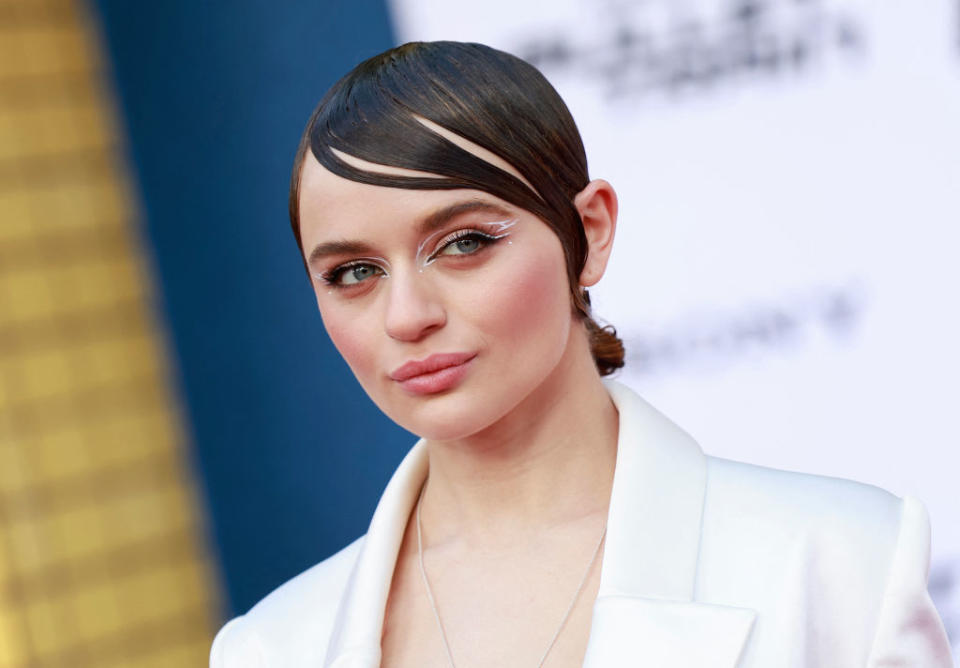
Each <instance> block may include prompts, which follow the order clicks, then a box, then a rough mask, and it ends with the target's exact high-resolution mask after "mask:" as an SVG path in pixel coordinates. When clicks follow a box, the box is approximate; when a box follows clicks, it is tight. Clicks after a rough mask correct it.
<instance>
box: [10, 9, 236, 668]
mask: <svg viewBox="0 0 960 668" xmlns="http://www.w3.org/2000/svg"><path fill="white" fill-rule="evenodd" d="M101 77H102V61H101V55H100V53H99V44H98V41H97V36H96V32H95V30H94V29H93V26H92V24H91V23H90V19H89V17H88V16H87V15H86V14H85V6H84V4H83V3H82V1H81V0H0V668H28V667H29V668H44V667H47V666H69V667H70V668H74V667H82V666H96V667H97V668H104V667H111V666H137V667H140V666H156V667H157V668H161V667H166V666H169V667H171V668H174V667H175V668H182V667H183V666H202V665H204V664H205V662H206V655H207V651H208V648H209V643H210V639H211V636H212V633H213V631H214V626H215V620H216V614H215V610H216V607H217V606H216V604H217V601H216V592H215V591H214V587H213V582H214V578H212V577H211V570H210V564H209V563H208V559H207V554H206V552H205V549H204V544H203V539H202V535H203V533H202V527H201V526H200V522H199V518H198V513H197V510H196V499H195V497H194V492H193V488H192V481H191V478H190V475H189V473H188V471H187V468H186V457H185V452H184V434H183V430H182V429H181V428H180V423H179V417H178V411H177V406H176V403H175V401H173V398H172V395H171V389H170V387H169V385H168V380H167V376H166V372H165V360H164V354H163V342H162V339H161V337H159V336H158V334H157V333H156V327H155V326H154V325H155V323H154V322H153V321H152V318H153V315H152V311H151V306H150V302H149V299H150V294H151V288H150V282H149V277H148V275H147V273H146V272H145V270H144V264H143V260H142V257H141V250H140V248H139V246H138V241H137V235H136V228H135V226H136V206H135V204H134V203H133V202H132V200H131V197H130V190H129V186H128V184H127V180H126V179H125V177H124V173H123V170H124V165H123V162H122V160H121V159H120V157H119V154H118V152H117V150H116V142H117V130H116V124H115V122H114V116H113V110H112V100H111V98H110V96H109V95H108V94H107V92H106V89H105V88H104V84H103V80H102V78H101Z"/></svg>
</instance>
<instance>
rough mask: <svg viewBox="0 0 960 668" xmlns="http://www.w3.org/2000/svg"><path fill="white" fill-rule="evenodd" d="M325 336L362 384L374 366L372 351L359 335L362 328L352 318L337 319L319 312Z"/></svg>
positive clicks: (364, 339) (368, 343)
mask: <svg viewBox="0 0 960 668" xmlns="http://www.w3.org/2000/svg"><path fill="white" fill-rule="evenodd" d="M320 313H321V317H322V318H323V326H324V327H325V328H326V330H327V335H328V336H329V337H330V340H331V341H333V345H334V346H335V347H336V348H337V351H338V352H339V353H340V356H341V357H343V359H344V361H345V362H346V363H347V366H349V367H350V369H351V370H352V371H353V374H354V375H355V376H356V377H357V380H358V381H360V383H361V384H363V383H364V376H365V375H366V374H367V373H368V372H369V369H370V368H371V367H372V366H374V352H375V351H374V349H373V347H372V346H371V345H370V342H369V341H367V340H366V338H365V337H364V336H362V335H361V330H362V327H360V326H358V325H359V323H358V322H357V320H356V319H354V318H349V317H348V318H338V317H333V316H328V315H327V314H325V313H324V312H323V311H321V312H320Z"/></svg>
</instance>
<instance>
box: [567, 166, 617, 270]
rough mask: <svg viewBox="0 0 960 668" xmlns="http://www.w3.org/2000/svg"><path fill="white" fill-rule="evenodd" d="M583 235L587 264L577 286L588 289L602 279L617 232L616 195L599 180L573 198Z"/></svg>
mask: <svg viewBox="0 0 960 668" xmlns="http://www.w3.org/2000/svg"><path fill="white" fill-rule="evenodd" d="M573 205H574V206H575V207H576V208H577V211H578V212H579V213H580V220H581V221H583V231H584V233H585V234H586V235H587V261H586V263H585V264H584V265H583V271H581V272H580V285H582V286H584V287H590V286H591V285H594V284H595V283H596V282H597V281H599V280H600V278H601V277H602V276H603V272H605V271H606V269H607V261H608V260H609V259H610V251H612V250H613V236H614V233H615V232H616V231H617V193H616V191H614V189H613V186H611V185H610V184H609V183H607V182H606V181H604V180H602V179H595V180H593V181H591V182H590V183H588V184H587V187H586V188H584V189H583V190H581V191H580V192H579V193H577V196H576V197H574V198H573Z"/></svg>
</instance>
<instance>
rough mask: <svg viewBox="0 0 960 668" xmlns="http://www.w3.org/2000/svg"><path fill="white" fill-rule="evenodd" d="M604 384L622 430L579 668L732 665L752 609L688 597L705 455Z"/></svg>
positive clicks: (623, 390) (620, 389) (646, 408)
mask: <svg viewBox="0 0 960 668" xmlns="http://www.w3.org/2000/svg"><path fill="white" fill-rule="evenodd" d="M606 385H607V389H608V390H609V392H610V396H611V398H612V399H613V402H614V404H615V405H616V406H617V410H618V411H619V413H620V432H619V436H618V447H617V466H616V471H615V473H614V480H613V490H612V492H611V497H610V514H609V517H608V519H607V539H606V548H605V550H604V556H603V565H602V569H601V573H600V590H599V592H598V594H597V600H596V602H595V604H594V609H593V623H592V627H591V631H590V642H589V645H588V649H587V655H586V659H585V661H584V664H583V665H584V667H585V668H616V667H617V666H637V665H649V666H657V667H658V668H681V667H683V668H687V667H690V668H693V667H694V666H705V665H709V666H716V667H718V668H733V667H735V666H737V664H738V662H739V660H740V656H741V654H742V652H743V649H744V646H745V644H746V641H747V639H748V637H749V635H750V631H751V629H752V627H753V622H754V618H755V616H756V613H755V612H754V611H753V610H746V609H742V608H733V607H728V606H719V605H710V604H707V603H701V602H697V601H694V594H695V591H694V589H695V585H696V577H697V560H698V555H699V548H700V527H701V519H702V514H703V503H704V495H705V493H706V476H707V468H706V458H705V457H704V455H703V452H702V451H701V450H700V446H699V445H697V443H696V441H694V440H693V439H692V438H691V437H690V436H689V435H688V434H687V433H686V432H684V431H683V430H682V429H680V428H679V427H677V426H676V425H675V424H674V423H673V422H671V421H670V420H669V419H667V418H666V417H665V416H663V415H662V414H661V413H659V412H658V411H657V410H656V409H654V408H653V407H652V406H650V404H648V403H647V402H646V401H644V400H643V399H641V398H640V397H639V396H637V395H636V394H635V393H634V392H632V391H631V390H630V389H628V388H627V387H625V386H623V385H620V384H619V383H616V382H612V381H609V382H607V383H606Z"/></svg>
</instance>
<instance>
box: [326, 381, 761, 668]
mask: <svg viewBox="0 0 960 668" xmlns="http://www.w3.org/2000/svg"><path fill="white" fill-rule="evenodd" d="M606 386H607V389H608V391H609V392H610V396H611V398H612V399H613V402H614V404H615V405H616V406H617V409H618V411H619V413H620V426H619V436H618V447H617V466H616V471H615V473H614V481H613V490H612V492H611V497H610V513H609V517H608V519H607V538H606V547H605V549H604V556H603V564H602V570H601V574H600V590H599V593H598V595H597V600H596V602H595V604H594V609H593V622H592V627H591V630H590V641H589V645H588V647H587V654H586V658H585V660H584V664H583V665H584V668H618V667H620V666H623V667H626V666H638V665H643V666H656V667H657V668H694V667H696V668H702V666H706V665H708V666H711V667H714V668H735V667H736V666H737V665H738V661H739V658H740V655H741V654H742V652H743V649H744V647H745V644H746V641H747V639H748V638H749V635H750V631H751V628H752V626H753V622H754V618H755V616H756V613H755V612H754V611H753V610H746V609H742V608H733V607H728V606H720V605H711V604H707V603H702V602H697V601H694V600H693V598H694V587H695V584H696V575H697V558H698V553H699V547H700V522H701V515H702V511H703V501H704V494H705V491H706V458H705V457H704V455H703V452H702V451H701V450H700V447H699V446H698V445H697V443H696V442H695V441H694V440H693V439H692V438H691V437H690V436H689V435H687V434H686V433H685V432H684V431H683V430H681V429H680V428H679V427H677V426H676V425H675V424H673V423H672V422H671V421H670V420H668V419H667V418H666V417H664V416H663V415H662V414H660V413H659V412H657V411H656V409H654V408H653V407H652V406H650V405H649V404H648V403H647V402H645V401H644V400H643V399H641V398H640V397H639V396H637V395H636V394H634V393H633V392H632V391H631V390H630V389H628V388H627V387H625V386H623V385H620V384H619V383H616V382H612V381H608V382H607V383H606ZM426 475H427V452H426V447H425V443H424V442H423V441H422V440H421V441H419V442H418V443H417V444H416V445H415V446H414V447H413V449H412V450H411V451H410V452H409V454H408V455H407V456H406V457H405V458H404V460H403V462H402V463H401V464H400V468H398V469H397V472H396V473H394V475H393V478H391V480H390V483H389V484H388V485H387V488H386V490H385V491H384V493H383V497H382V498H381V499H380V503H379V504H378V505H377V510H376V512H375V513H374V515H373V520H372V521H371V523H370V528H369V530H368V532H367V535H366V537H365V539H364V544H363V547H362V548H361V551H360V554H359V556H358V557H357V563H356V565H355V566H354V569H353V572H352V574H351V576H350V581H349V582H348V583H347V586H346V590H345V592H344V594H343V597H342V598H341V601H340V608H339V611H338V613H337V622H336V625H335V627H334V630H333V633H332V635H331V638H330V643H329V645H328V648H327V656H326V661H325V662H324V666H326V667H327V668H376V667H377V666H379V665H380V658H381V657H380V636H381V634H382V631H383V615H384V610H385V609H386V604H387V597H388V595H389V593H390V583H391V580H392V578H393V569H394V566H395V564H396V559H397V554H398V553H399V549H400V543H401V542H402V540H403V532H404V530H405V529H406V524H407V520H408V518H409V516H410V511H411V509H412V508H413V505H414V504H415V503H416V499H417V495H418V494H419V492H420V488H421V486H422V485H423V481H424V480H425V478H426Z"/></svg>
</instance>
